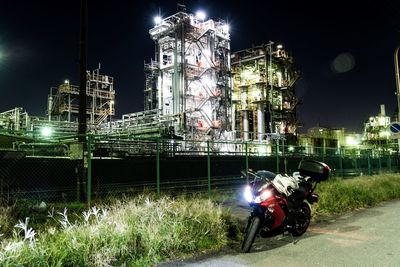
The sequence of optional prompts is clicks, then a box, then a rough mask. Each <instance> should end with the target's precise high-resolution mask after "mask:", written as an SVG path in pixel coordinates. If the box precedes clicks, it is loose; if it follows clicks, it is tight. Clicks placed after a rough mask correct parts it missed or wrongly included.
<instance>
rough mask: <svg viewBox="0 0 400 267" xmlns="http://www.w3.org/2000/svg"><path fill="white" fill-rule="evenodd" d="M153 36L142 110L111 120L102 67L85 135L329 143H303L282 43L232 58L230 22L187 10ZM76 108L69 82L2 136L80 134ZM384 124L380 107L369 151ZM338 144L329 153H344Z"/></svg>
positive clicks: (16, 115) (370, 125) (7, 114)
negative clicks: (42, 110)
mask: <svg viewBox="0 0 400 267" xmlns="http://www.w3.org/2000/svg"><path fill="white" fill-rule="evenodd" d="M149 37H150V38H151V39H152V40H153V41H154V46H155V54H154V55H153V56H152V57H150V59H149V60H148V61H147V63H145V64H144V74H145V81H144V110H143V111H140V112H134V113H128V114H124V115H122V118H115V109H116V107H115V97H116V94H118V92H117V90H115V88H114V78H113V77H110V76H108V75H105V74H102V73H101V66H100V64H99V67H98V68H97V69H95V70H92V71H87V85H86V98H87V103H86V121H87V131H88V133H92V134H96V135H99V136H104V137H105V138H114V139H123V138H134V139H147V140H154V139H165V140H166V139H169V140H176V141H177V142H179V140H184V141H188V140H190V141H193V142H182V144H185V147H183V148H182V150H193V149H199V150H202V148H203V150H204V148H205V147H206V141H213V142H216V143H218V142H235V141H236V142H242V141H245V142H248V143H250V144H251V143H254V144H266V147H267V151H270V152H271V151H272V146H273V145H275V144H277V142H280V140H282V144H283V145H301V144H304V143H305V144H313V145H316V144H317V145H318V144H319V145H321V146H322V145H323V144H327V142H328V143H329V142H330V143H332V142H331V141H329V140H330V139H332V138H330V137H329V138H327V139H326V138H325V139H326V140H328V139H329V140H328V141H321V140H322V139H321V138H320V136H319V134H320V133H322V132H329V131H326V130H325V129H323V130H321V129H322V128H321V129H318V131H317V132H318V134H317V135H318V136H316V135H315V134H313V133H311V134H310V133H309V134H307V135H305V136H303V137H302V138H303V139H304V140H303V141H300V140H299V138H300V135H299V132H298V127H299V122H298V118H297V112H296V110H297V105H298V103H299V101H298V97H297V96H296V92H295V83H296V81H297V80H298V79H299V72H298V71H297V70H296V68H295V66H294V60H293V58H292V56H291V55H289V54H288V52H286V51H285V49H284V46H283V44H281V43H276V42H273V41H268V42H265V43H264V44H261V45H258V46H254V47H251V48H248V49H244V50H241V51H236V52H232V51H231V48H230V47H231V46H230V41H231V38H230V32H229V24H228V23H227V22H226V21H223V20H220V19H217V20H214V19H209V18H207V17H206V14H204V13H203V12H198V13H196V14H191V13H188V12H186V9H185V8H184V7H181V10H180V11H178V12H177V13H176V14H173V15H171V16H169V17H166V18H161V17H159V16H158V17H156V19H155V25H154V27H153V28H151V29H150V30H149ZM149 56H150V55H149ZM137 82H138V83H141V82H142V81H137ZM78 104H79V86H76V85H73V84H71V83H70V82H69V81H68V80H66V81H65V82H64V83H63V84H61V85H59V86H57V87H52V88H50V92H49V95H48V99H47V114H46V115H47V116H45V117H40V116H31V115H29V114H28V113H27V112H26V111H25V110H24V109H23V108H21V107H16V108H14V109H12V110H9V111H4V112H1V113H0V129H1V130H3V131H7V132H8V133H10V134H14V135H19V136H26V137H31V138H41V137H43V136H49V135H52V136H65V135H72V134H76V133H77V130H78V113H79V112H78V111H79V109H78ZM388 118H389V117H387V116H386V115H385V112H384V108H383V107H382V110H381V113H380V115H378V117H371V119H370V121H369V122H367V123H366V125H365V131H364V139H365V140H366V143H371V142H372V141H373V140H375V141H374V142H372V143H375V144H376V143H377V142H376V140H378V139H379V140H380V139H382V138H383V137H385V138H386V139H387V137H388V136H382V134H387V131H383V130H382V129H383V128H385V129H386V128H387V127H388V125H389V124H388V123H390V118H389V121H388ZM382 120H385V121H382ZM382 127H383V128H382ZM342 135H343V136H344V133H343V134H342ZM315 138H317V139H318V140H317V139H315ZM311 139H313V140H314V139H315V140H314V141H313V140H311ZM320 139H321V140H320ZM339 139H340V140H339ZM343 139H344V137H341V138H337V140H336V139H335V140H336V141H333V143H334V144H335V145H333V146H328V147H339V146H340V145H343V144H344V143H345V142H344V141H343ZM307 140H308V141H307ZM371 140H372V141H371ZM314 143H315V144H314ZM333 143H332V144H333ZM188 144H190V145H188ZM339 144H340V145H339ZM213 149H214V150H216V151H223V150H228V151H231V150H237V149H239V150H240V149H243V148H241V147H239V148H238V147H237V146H230V147H228V146H226V145H220V146H219V147H218V146H216V147H214V148H213ZM256 150H257V149H256ZM263 150H264V148H263ZM256 152H257V151H256ZM258 152H260V151H258Z"/></svg>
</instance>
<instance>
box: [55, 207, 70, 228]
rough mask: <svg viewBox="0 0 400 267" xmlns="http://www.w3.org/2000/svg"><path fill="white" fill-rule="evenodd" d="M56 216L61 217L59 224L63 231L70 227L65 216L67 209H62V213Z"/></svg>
mask: <svg viewBox="0 0 400 267" xmlns="http://www.w3.org/2000/svg"><path fill="white" fill-rule="evenodd" d="M57 214H59V215H61V220H60V223H61V225H62V226H63V227H64V229H66V228H68V227H69V226H71V223H70V222H69V220H68V215H67V208H64V212H63V213H61V212H57Z"/></svg>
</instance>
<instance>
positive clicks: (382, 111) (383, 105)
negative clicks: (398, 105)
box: [380, 104, 386, 116]
mask: <svg viewBox="0 0 400 267" xmlns="http://www.w3.org/2000/svg"><path fill="white" fill-rule="evenodd" d="M380 115H381V116H386V112H385V104H381V114H380Z"/></svg>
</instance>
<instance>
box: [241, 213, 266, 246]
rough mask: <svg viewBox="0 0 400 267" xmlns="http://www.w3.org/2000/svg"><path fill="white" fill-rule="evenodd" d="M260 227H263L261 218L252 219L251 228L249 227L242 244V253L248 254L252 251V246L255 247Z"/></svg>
mask: <svg viewBox="0 0 400 267" xmlns="http://www.w3.org/2000/svg"><path fill="white" fill-rule="evenodd" d="M260 225H261V220H260V218H259V217H257V216H254V217H253V218H252V219H251V222H250V225H249V227H247V231H246V234H245V236H244V240H243V243H242V252H244V253H247V252H249V251H250V249H251V246H252V245H253V242H254V239H255V238H256V236H257V233H258V230H259V228H260Z"/></svg>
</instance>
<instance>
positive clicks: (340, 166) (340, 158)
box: [339, 147, 344, 178]
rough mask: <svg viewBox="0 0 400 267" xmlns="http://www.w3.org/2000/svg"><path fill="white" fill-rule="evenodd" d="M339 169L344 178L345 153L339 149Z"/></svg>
mask: <svg viewBox="0 0 400 267" xmlns="http://www.w3.org/2000/svg"><path fill="white" fill-rule="evenodd" d="M339 168H340V174H341V176H342V178H343V177H344V171H343V153H342V148H341V147H339Z"/></svg>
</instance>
